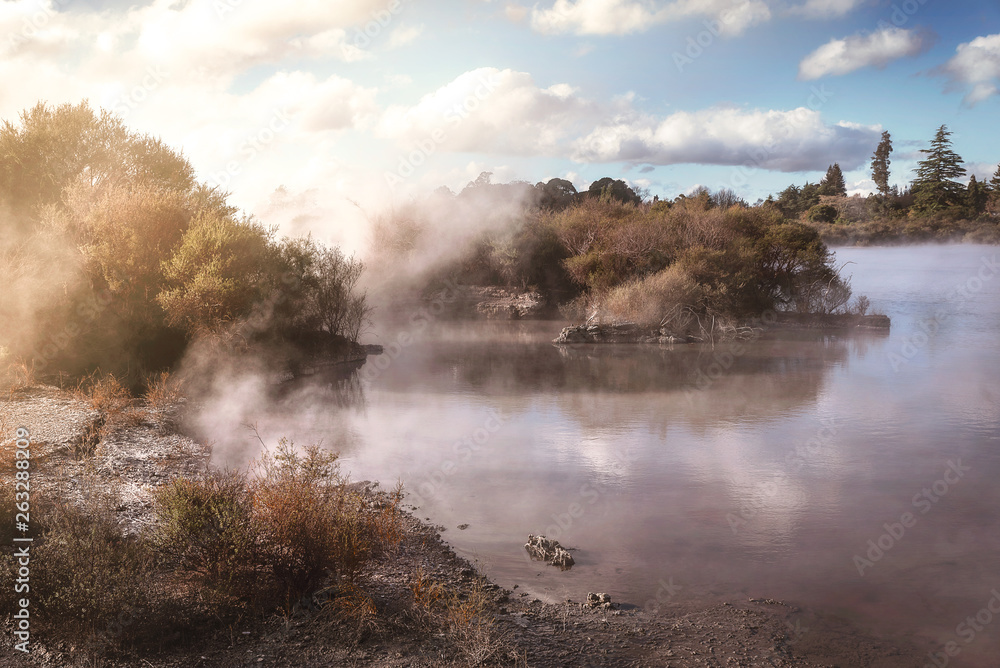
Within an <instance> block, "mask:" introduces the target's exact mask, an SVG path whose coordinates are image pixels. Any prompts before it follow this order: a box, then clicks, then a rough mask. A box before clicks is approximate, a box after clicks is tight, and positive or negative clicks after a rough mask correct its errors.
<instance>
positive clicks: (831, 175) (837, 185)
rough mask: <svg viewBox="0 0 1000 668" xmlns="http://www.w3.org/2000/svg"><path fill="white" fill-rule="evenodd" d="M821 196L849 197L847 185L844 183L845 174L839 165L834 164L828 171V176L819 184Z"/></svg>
mask: <svg viewBox="0 0 1000 668" xmlns="http://www.w3.org/2000/svg"><path fill="white" fill-rule="evenodd" d="M819 194H820V195H834V196H838V197H847V184H846V183H845V182H844V172H842V171H841V169H840V165H839V164H838V163H836V162H835V163H833V164H832V165H830V168H829V169H827V170H826V176H825V177H824V178H823V180H822V181H820V184H819Z"/></svg>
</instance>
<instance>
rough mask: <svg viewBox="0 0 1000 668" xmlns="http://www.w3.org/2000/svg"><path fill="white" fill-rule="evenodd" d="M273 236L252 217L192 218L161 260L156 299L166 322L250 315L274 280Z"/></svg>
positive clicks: (222, 321)
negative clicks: (162, 281)
mask: <svg viewBox="0 0 1000 668" xmlns="http://www.w3.org/2000/svg"><path fill="white" fill-rule="evenodd" d="M272 237H273V233H272V232H271V231H270V230H267V229H265V228H264V227H263V226H262V225H260V224H259V223H256V222H255V221H253V220H252V219H247V220H242V221H240V220H236V219H234V218H233V217H231V216H225V215H220V214H219V213H218V212H210V213H205V214H202V215H199V216H197V217H196V218H195V219H194V220H192V221H191V225H190V227H189V228H188V229H187V230H186V231H185V233H184V236H183V238H182V239H181V241H180V246H179V247H178V249H177V251H176V252H175V253H173V254H172V255H170V256H169V258H168V259H166V260H164V261H163V273H164V279H165V283H166V285H165V287H164V289H163V290H162V291H161V292H159V293H158V294H157V295H156V302H157V303H158V304H159V305H160V306H161V307H162V308H163V310H164V312H165V314H166V321H167V323H168V324H169V325H172V326H175V327H184V328H185V329H187V330H189V331H196V332H197V331H210V330H212V329H215V328H218V327H221V326H224V325H226V324H227V323H231V322H233V321H235V320H237V319H239V318H243V317H246V316H247V315H249V314H250V311H251V309H252V308H253V306H254V305H255V304H257V303H259V302H261V301H263V299H264V298H265V297H266V296H267V295H268V294H269V291H270V288H271V287H272V285H273V278H274V273H275V272H274V267H275V262H274V248H273V246H272V243H271V242H272Z"/></svg>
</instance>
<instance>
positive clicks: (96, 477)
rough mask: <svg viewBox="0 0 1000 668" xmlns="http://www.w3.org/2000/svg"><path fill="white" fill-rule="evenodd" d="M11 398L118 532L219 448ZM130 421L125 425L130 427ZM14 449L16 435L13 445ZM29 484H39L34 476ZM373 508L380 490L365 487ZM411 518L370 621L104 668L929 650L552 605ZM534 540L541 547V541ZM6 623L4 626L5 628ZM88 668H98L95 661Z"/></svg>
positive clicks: (172, 651) (59, 394)
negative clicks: (111, 498)
mask: <svg viewBox="0 0 1000 668" xmlns="http://www.w3.org/2000/svg"><path fill="white" fill-rule="evenodd" d="M5 399H6V400H4V401H0V420H2V422H3V425H4V427H5V429H6V430H7V431H10V430H12V429H14V428H15V426H17V425H24V426H27V427H28V428H29V429H30V430H31V432H32V435H33V438H34V439H35V445H34V446H33V447H34V448H36V449H37V451H38V452H39V453H40V454H42V455H44V458H45V460H44V463H42V462H39V469H38V471H37V473H38V482H39V484H40V486H41V488H42V490H49V491H54V490H55V489H56V488H59V489H60V490H61V491H62V492H67V490H68V494H69V496H70V500H72V498H73V497H74V496H78V495H80V494H83V493H87V492H88V490H89V491H93V488H94V487H95V486H96V487H99V488H100V489H101V491H103V492H107V493H111V494H116V495H118V498H119V500H120V502H119V504H118V506H117V513H118V516H119V520H120V521H121V523H122V524H123V525H124V526H125V527H127V528H129V529H130V530H134V531H139V530H141V529H142V528H143V526H144V525H147V524H149V523H150V522H153V521H154V519H153V513H152V503H151V499H152V496H153V493H154V491H155V490H156V489H157V488H158V487H159V486H161V485H163V484H165V483H166V482H167V481H169V480H171V479H173V478H175V477H177V476H188V477H192V476H199V475H203V474H204V473H205V472H207V471H209V470H210V469H211V466H212V465H211V458H210V455H211V448H210V447H208V446H205V445H202V444H199V443H196V442H194V441H192V440H191V439H188V438H186V437H185V436H183V435H181V434H178V433H177V432H176V429H175V425H176V424H177V420H176V418H177V415H178V414H179V412H180V411H182V410H183V409H184V404H183V402H180V403H177V404H175V405H173V406H170V407H165V408H161V409H159V410H156V411H148V410H143V411H141V412H139V413H137V414H136V415H133V416H131V417H128V418H127V419H125V420H123V421H121V422H120V423H119V424H118V425H117V427H116V428H115V429H112V430H107V429H104V430H98V431H101V432H102V433H103V434H104V435H103V436H102V437H101V438H100V439H99V440H98V441H97V442H94V436H93V434H94V432H95V429H96V428H97V426H98V425H100V424H102V420H104V419H106V416H102V415H100V414H99V413H98V412H96V411H94V410H93V409H92V408H91V407H90V406H88V405H87V404H86V403H85V402H84V401H81V400H80V399H78V398H75V397H74V396H72V395H71V394H69V393H67V392H64V391H62V390H59V389H57V388H53V387H32V388H27V389H24V390H22V391H20V392H19V393H16V394H14V395H12V396H10V397H9V398H5ZM119 419H120V418H119ZM3 438H4V440H5V441H6V440H7V439H8V438H9V434H7V433H5V434H4V436H3ZM32 475H33V478H32V479H33V481H34V480H35V479H36V478H35V473H34V472H33V474H32ZM355 485H356V486H357V488H358V489H361V490H363V492H364V494H365V495H367V497H368V498H369V499H370V503H373V504H377V503H381V502H382V501H383V500H384V498H385V497H384V496H383V495H382V492H380V491H379V489H378V485H377V484H373V483H355ZM418 511H419V509H417V508H415V507H412V506H410V507H408V508H407V509H406V512H405V513H404V528H405V535H404V537H403V540H402V542H401V543H400V545H399V547H398V549H397V550H396V551H395V552H394V553H393V554H391V555H387V556H386V557H385V558H383V559H381V560H380V561H379V562H378V563H376V564H374V565H373V566H372V567H371V568H370V569H368V570H367V571H366V572H365V573H363V574H362V576H361V578H360V581H359V582H358V586H359V587H361V588H363V589H364V591H365V592H366V593H367V595H368V596H370V600H371V601H372V604H373V610H371V611H370V612H369V613H366V616H363V619H362V621H359V622H350V623H348V622H331V621H330V616H329V615H326V614H325V613H324V601H323V600H321V599H318V598H316V597H314V598H313V600H312V601H310V602H305V604H302V602H300V604H298V605H296V606H295V607H294V608H293V609H291V610H287V611H284V612H278V613H276V614H275V615H274V616H273V617H270V618H267V619H250V618H248V619H244V620H242V621H239V622H237V623H236V624H235V625H230V626H226V627H224V628H219V629H216V630H214V631H211V632H206V634H205V635H204V636H202V637H199V638H194V639H178V641H177V642H171V643H168V644H167V645H165V648H163V649H160V650H158V651H155V652H138V650H137V653H133V654H131V655H127V656H116V657H112V656H107V657H103V659H102V661H103V663H102V665H104V666H109V667H111V666H134V665H143V666H152V667H155V668H160V667H162V668H167V667H170V668H180V667H182V666H183V667H185V668H187V667H196V666H203V667H206V668H207V667H209V666H211V667H215V666H223V667H225V666H251V665H252V666H289V667H291V666H300V667H301V666H304V667H319V666H393V667H400V668H401V667H403V666H410V667H415V666H470V665H511V666H540V667H543V668H548V667H553V668H554V667H556V666H560V667H561V666H581V667H583V666H674V667H681V666H746V667H751V666H779V667H781V666H789V667H790V666H805V667H819V666H872V667H875V666H878V667H886V668H897V667H899V668H902V667H903V666H914V665H918V663H919V658H918V654H917V652H916V651H915V650H914V648H912V647H908V646H905V645H902V644H900V643H897V642H894V641H890V640H886V639H880V638H875V637H870V636H867V635H865V634H863V633H861V632H859V631H858V630H857V629H855V628H852V627H851V626H850V625H849V624H848V623H847V622H845V621H843V620H839V619H836V618H833V617H825V616H822V615H820V614H817V613H815V612H813V611H808V610H802V609H799V608H797V607H795V606H793V605H788V604H785V603H783V602H779V601H773V600H770V599H749V600H747V599H743V600H733V601H731V602H726V603H722V604H712V605H704V604H699V603H698V602H697V601H695V602H688V603H683V602H677V603H674V602H671V604H670V605H666V604H664V605H663V606H662V607H658V608H652V609H650V608H647V609H641V608H639V607H637V606H636V605H635V604H634V603H637V602H629V601H614V603H612V601H611V599H610V598H609V597H606V595H605V594H595V593H593V592H587V591H580V593H579V596H578V598H577V597H574V599H573V600H567V601H564V602H560V603H545V602H542V601H541V600H539V599H538V598H535V596H534V595H532V594H531V593H530V586H531V583H524V584H523V585H522V586H520V587H518V586H515V587H514V589H513V590H508V589H503V588H501V587H499V586H497V585H495V584H493V583H491V582H490V581H489V580H488V579H487V578H486V577H485V576H484V575H483V574H482V573H481V572H479V571H478V570H477V568H476V566H475V565H474V564H472V563H469V562H468V561H466V560H464V559H462V558H460V557H458V556H457V555H456V554H455V552H454V551H453V550H452V549H451V548H450V547H449V546H448V545H447V543H445V542H444V541H443V540H442V536H441V534H442V532H443V531H445V529H446V527H441V526H435V525H433V524H432V523H430V521H429V519H430V518H425V519H424V520H421V519H419V518H418V517H417V515H416V513H417V512H418ZM536 542H538V541H537V540H536ZM420 583H431V584H432V585H433V587H437V588H439V589H437V590H435V591H438V590H439V591H445V592H451V595H453V596H454V599H453V600H456V601H472V602H475V604H476V607H475V611H476V612H475V615H474V619H475V620H477V621H476V622H475V624H474V625H472V624H470V626H468V627H466V628H463V627H462V626H461V625H457V626H456V624H455V623H452V624H451V625H450V626H449V625H445V626H441V625H440V624H437V623H436V622H433V620H430V619H429V616H432V615H431V613H428V612H426V610H425V609H424V608H421V606H420V605H418V604H417V601H416V600H415V597H416V593H415V592H416V591H417V585H419V584H420ZM6 623H7V624H8V625H9V623H10V617H9V614H8V617H7V622H6ZM4 637H5V640H4V643H5V644H6V648H5V650H4V652H3V655H4V661H3V662H0V665H4V666H8V665H11V666H14V665H17V666H44V667H47V668H48V667H54V666H71V665H81V664H80V662H81V661H87V660H89V659H88V658H87V657H83V656H80V655H78V654H77V653H76V650H75V649H74V648H72V647H67V646H65V645H64V644H53V643H47V642H46V639H45V638H44V637H39V638H37V639H36V638H33V641H35V646H34V650H33V652H32V653H31V654H29V655H27V656H24V657H20V656H17V657H15V653H14V652H13V650H12V649H11V643H12V641H11V634H10V633H5V634H4ZM88 665H89V664H88Z"/></svg>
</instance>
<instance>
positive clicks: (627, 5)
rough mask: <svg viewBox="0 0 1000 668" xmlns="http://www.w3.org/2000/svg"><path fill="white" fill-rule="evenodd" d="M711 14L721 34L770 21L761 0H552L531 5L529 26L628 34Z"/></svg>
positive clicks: (547, 31) (579, 32)
mask: <svg viewBox="0 0 1000 668" xmlns="http://www.w3.org/2000/svg"><path fill="white" fill-rule="evenodd" d="M704 16H707V17H710V18H711V19H712V20H713V21H715V22H716V23H715V24H714V25H715V27H716V29H717V30H718V31H719V33H720V34H723V35H738V34H740V33H742V32H743V31H744V30H746V29H747V28H748V27H750V26H753V25H756V24H758V23H763V22H765V21H768V20H770V18H771V10H770V8H769V6H768V4H767V3H766V2H765V1H764V0H674V1H673V2H667V3H655V2H652V1H651V0H555V3H554V4H553V5H552V7H551V8H549V9H543V8H539V7H537V6H536V7H534V8H533V9H532V11H531V27H532V28H533V29H534V30H536V31H537V32H540V33H543V34H560V33H573V34H576V35H628V34H630V33H635V32H643V31H646V30H648V29H649V28H651V27H653V26H655V25H657V24H662V23H667V22H670V21H678V20H682V19H686V18H694V17H704Z"/></svg>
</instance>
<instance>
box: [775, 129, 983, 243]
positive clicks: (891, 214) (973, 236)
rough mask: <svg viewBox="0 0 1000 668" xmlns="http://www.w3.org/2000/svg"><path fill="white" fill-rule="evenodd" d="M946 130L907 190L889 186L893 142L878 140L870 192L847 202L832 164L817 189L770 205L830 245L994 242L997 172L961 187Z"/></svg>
mask: <svg viewBox="0 0 1000 668" xmlns="http://www.w3.org/2000/svg"><path fill="white" fill-rule="evenodd" d="M951 135H952V132H951V131H950V130H949V129H948V128H947V126H944V125H942V126H941V127H940V128H938V129H937V131H936V132H935V135H934V138H933V139H932V140H931V142H930V146H929V148H926V149H922V150H921V153H923V154H924V155H925V156H926V157H925V158H924V159H923V160H921V161H920V162H919V164H918V166H917V169H916V171H915V174H914V179H913V181H912V182H911V183H910V185H909V186H908V187H906V188H904V189H902V190H900V188H899V187H897V186H890V185H889V179H890V176H891V172H890V166H891V164H892V160H891V156H892V151H893V145H892V136H891V135H890V134H889V132H883V133H882V139H881V141H880V142H879V144H878V146H877V147H876V148H875V152H874V154H873V155H872V160H871V177H872V180H873V181H874V182H875V188H876V193H875V194H873V195H870V196H868V197H861V196H858V195H855V196H853V197H847V196H846V195H847V192H846V189H845V188H842V187H841V185H842V184H843V174H842V173H841V172H840V168H839V166H838V165H831V167H830V170H829V171H828V172H827V176H826V178H825V179H824V180H823V182H822V183H820V184H819V185H812V184H808V183H807V184H806V185H804V186H802V187H801V188H800V187H798V186H794V185H792V186H789V187H788V188H787V189H785V190H784V191H782V192H781V193H780V194H779V196H778V198H777V200H774V199H772V198H769V199H768V201H766V202H764V204H765V205H766V204H771V203H772V202H773V203H774V204H775V205H776V206H777V207H778V208H780V209H781V211H782V212H783V213H784V214H785V215H786V216H788V217H791V218H799V219H800V220H801V221H802V222H805V223H807V224H809V225H811V226H812V227H814V228H815V229H817V230H818V231H819V232H820V234H821V235H822V237H823V239H824V240H825V241H827V242H829V243H838V244H846V243H858V244H870V243H888V242H893V243H896V242H908V241H960V240H965V241H971V242H976V243H1000V167H998V168H997V174H996V175H995V176H994V177H993V179H991V180H990V181H988V182H980V181H979V180H978V179H977V178H976V176H975V175H972V176H971V177H970V178H969V183H968V185H963V184H962V182H961V180H962V179H963V178H964V177H965V175H966V170H965V168H964V167H963V166H962V165H963V160H962V158H961V156H959V155H958V154H957V153H955V151H954V150H953V149H952V145H951V139H950V137H951Z"/></svg>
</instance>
